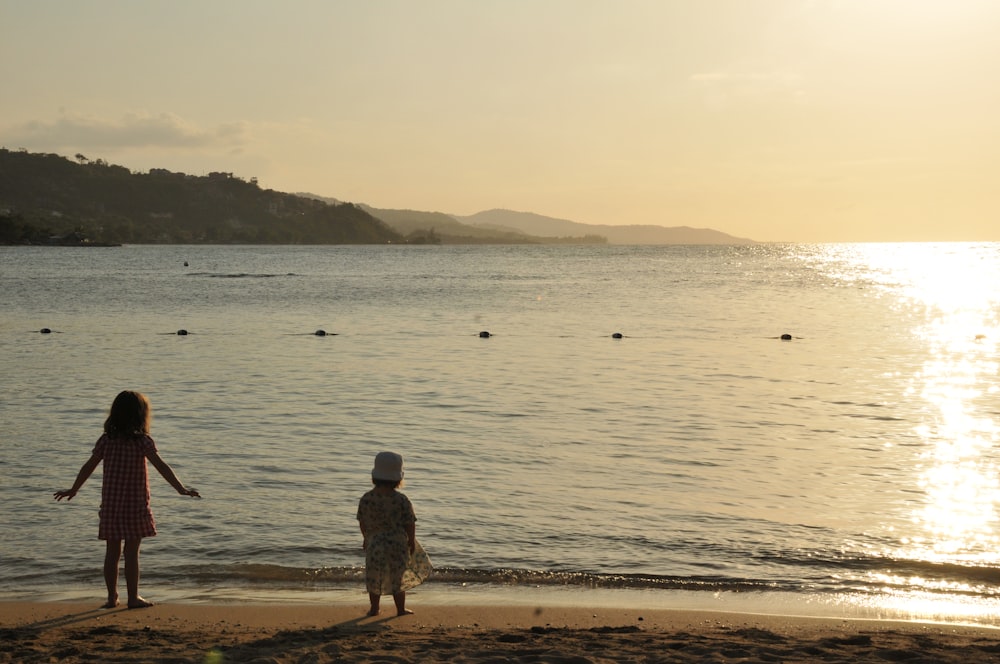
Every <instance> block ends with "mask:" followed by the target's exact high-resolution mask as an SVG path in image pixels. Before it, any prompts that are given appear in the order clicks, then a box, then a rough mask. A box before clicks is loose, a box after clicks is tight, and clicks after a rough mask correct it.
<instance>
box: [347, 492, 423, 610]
mask: <svg viewBox="0 0 1000 664" xmlns="http://www.w3.org/2000/svg"><path fill="white" fill-rule="evenodd" d="M358 521H359V522H360V523H361V527H362V528H363V529H364V532H365V586H366V587H367V588H368V592H369V593H372V594H374V595H392V594H395V593H398V592H403V591H405V590H409V589H410V588H415V587H416V586H419V585H420V584H421V583H423V582H424V580H425V579H426V578H427V577H428V576H429V575H430V573H431V561H430V559H429V558H428V557H427V553H426V552H424V550H423V547H421V546H420V543H419V542H417V544H416V547H415V550H414V552H413V554H411V553H410V546H409V540H408V539H407V537H406V529H407V527H408V526H410V525H412V524H415V523H416V521H417V517H416V515H414V513H413V505H412V504H411V503H410V499H409V498H407V497H406V496H404V495H403V494H401V493H399V492H398V491H393V492H392V493H389V494H382V493H379V492H377V491H375V490H374V489H373V490H371V491H369V492H368V493H366V494H365V495H363V496H362V497H361V502H359V503H358Z"/></svg>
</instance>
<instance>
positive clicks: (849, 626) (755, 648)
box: [0, 602, 1000, 664]
mask: <svg viewBox="0 0 1000 664" xmlns="http://www.w3.org/2000/svg"><path fill="white" fill-rule="evenodd" d="M366 608H367V607H366V606H364V605H363V604H361V603H359V604H358V605H357V606H312V605H291V606H288V605H280V606H279V605H269V604H231V605H212V606H209V605H201V604H165V605H157V606H154V607H152V608H148V609H136V610H127V609H112V610H98V609H96V608H95V607H94V606H89V605H81V604H69V603H30V602H7V603H2V602H0V662H133V663H135V662H151V663H155V662H161V663H166V662H199V663H210V664H217V663H221V662H256V663H265V662H282V663H285V662H289V663H290V662H295V663H310V664H311V663H314V662H394V663H402V662H456V663H469V664H486V663H499V662H550V663H553V664H556V663H562V664H570V663H572V664H586V663H588V662H882V663H884V662H908V663H912V662H963V664H974V663H978V662H990V661H997V662H1000V630H993V629H989V628H982V627H979V628H976V627H961V626H954V625H940V624H927V623H910V622H888V621H867V620H838V619H815V618H784V617H774V616H760V615H750V614H737V613H714V612H702V611H672V610H654V611H644V610H628V609H606V608H600V609H586V608H561V607H560V608H544V607H543V608H529V607H517V606H504V607H497V608H493V607H487V606H419V605H417V606H414V607H413V608H414V609H415V610H416V614H415V615H412V616H404V617H396V616H395V615H394V611H391V610H390V607H383V611H385V613H384V614H383V615H381V616H377V617H375V618H367V617H364V616H363V614H364V611H365V609H366Z"/></svg>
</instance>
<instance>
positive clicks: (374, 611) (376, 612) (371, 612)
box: [368, 607, 379, 616]
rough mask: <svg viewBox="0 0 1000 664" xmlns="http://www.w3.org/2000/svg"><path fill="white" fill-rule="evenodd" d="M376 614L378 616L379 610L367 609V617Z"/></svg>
mask: <svg viewBox="0 0 1000 664" xmlns="http://www.w3.org/2000/svg"><path fill="white" fill-rule="evenodd" d="M378 614H379V610H378V609H377V608H374V607H373V608H371V609H368V615H369V616H377V615H378Z"/></svg>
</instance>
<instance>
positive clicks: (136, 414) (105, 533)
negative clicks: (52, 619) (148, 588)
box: [53, 391, 200, 609]
mask: <svg viewBox="0 0 1000 664" xmlns="http://www.w3.org/2000/svg"><path fill="white" fill-rule="evenodd" d="M149 420H150V407H149V399H147V398H146V396H145V395H143V394H140V393H139V392H132V391H125V392H121V393H120V394H119V395H118V396H117V397H115V400H114V403H112V404H111V412H110V413H109V415H108V418H107V420H105V422H104V434H103V435H102V436H101V437H100V438H99V439H98V441H97V444H96V445H95V446H94V451H93V453H92V454H91V455H90V458H89V459H87V462H86V463H85V464H83V467H82V468H80V472H79V473H78V474H77V476H76V481H75V482H73V486H72V488H70V489H67V490H66V491H56V492H55V494H53V495H54V497H55V499H56V500H62V499H63V498H65V499H66V500H67V501H69V500H73V497H74V496H75V495H76V492H77V491H79V490H80V487H81V486H83V483H84V482H86V481H87V478H89V477H90V475H91V474H92V473H93V472H94V470H95V469H96V468H97V466H98V464H99V463H101V461H103V462H104V479H103V483H102V487H101V511H100V524H99V526H98V533H97V536H98V538H100V539H102V540H106V541H107V549H106V551H105V554H104V581H105V583H106V584H107V586H108V601H107V603H105V604H104V607H103V608H107V609H110V608H113V607H115V606H118V562H119V560H120V559H121V555H122V542H124V543H125V585H126V587H127V589H128V608H130V609H138V608H144V607H147V606H152V605H153V603H152V602H148V601H146V600H145V599H143V598H142V597H140V596H139V545H140V544H142V538H143V537H152V536H153V535H155V534H156V522H155V521H154V520H153V512H152V511H151V510H150V508H149V474H148V472H147V469H146V460H147V459H148V460H149V462H150V463H152V464H153V467H154V468H156V470H157V471H159V473H160V474H161V475H163V479H165V480H167V482H169V483H170V486H172V487H174V489H176V490H177V493H179V494H181V495H184V496H193V497H195V498H199V497H200V496H199V494H198V492H197V491H195V490H194V489H188V488H186V487H185V486H184V485H183V484H182V483H181V481H180V480H179V479H177V475H175V474H174V471H173V470H172V469H171V468H170V466H168V465H167V463H166V462H165V461H164V460H163V459H161V458H160V455H159V453H158V452H157V450H156V443H154V442H153V439H152V438H150V437H149Z"/></svg>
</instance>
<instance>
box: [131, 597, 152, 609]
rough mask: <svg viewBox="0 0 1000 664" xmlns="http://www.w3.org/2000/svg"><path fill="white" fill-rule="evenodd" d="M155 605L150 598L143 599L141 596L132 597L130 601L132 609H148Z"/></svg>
mask: <svg viewBox="0 0 1000 664" xmlns="http://www.w3.org/2000/svg"><path fill="white" fill-rule="evenodd" d="M151 606H153V603H152V602H150V601H149V600H146V599H143V598H141V597H136V598H135V599H130V600H129V601H128V608H130V609H146V608H149V607H151Z"/></svg>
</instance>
